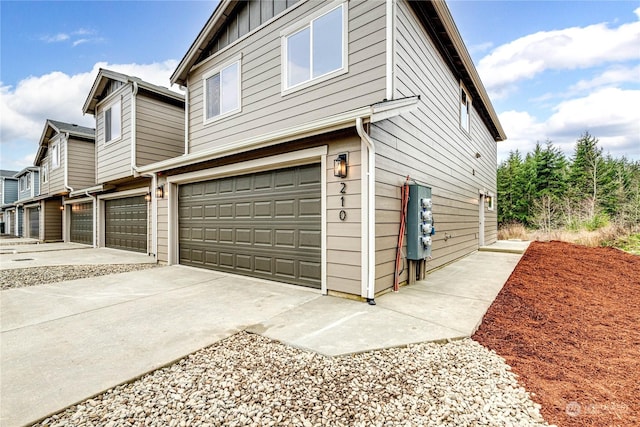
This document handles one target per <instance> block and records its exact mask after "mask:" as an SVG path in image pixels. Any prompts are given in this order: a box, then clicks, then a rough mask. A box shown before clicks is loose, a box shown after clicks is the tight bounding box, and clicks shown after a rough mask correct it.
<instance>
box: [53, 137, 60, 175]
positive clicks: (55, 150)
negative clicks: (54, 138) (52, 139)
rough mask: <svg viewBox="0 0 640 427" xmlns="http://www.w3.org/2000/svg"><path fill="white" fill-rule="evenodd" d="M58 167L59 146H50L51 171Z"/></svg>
mask: <svg viewBox="0 0 640 427" xmlns="http://www.w3.org/2000/svg"><path fill="white" fill-rule="evenodd" d="M58 167H60V144H59V143H57V142H56V143H55V144H52V145H51V169H56V168H58Z"/></svg>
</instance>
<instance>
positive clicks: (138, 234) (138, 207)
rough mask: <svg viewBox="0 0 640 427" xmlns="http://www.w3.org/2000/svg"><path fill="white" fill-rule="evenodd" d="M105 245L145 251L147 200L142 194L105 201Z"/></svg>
mask: <svg viewBox="0 0 640 427" xmlns="http://www.w3.org/2000/svg"><path fill="white" fill-rule="evenodd" d="M104 223H105V232H104V234H105V246H106V247H108V248H116V249H126V250H128V251H135V252H146V251H147V201H146V200H145V199H144V196H136V197H127V198H124V199H113V200H107V201H106V202H105V218H104Z"/></svg>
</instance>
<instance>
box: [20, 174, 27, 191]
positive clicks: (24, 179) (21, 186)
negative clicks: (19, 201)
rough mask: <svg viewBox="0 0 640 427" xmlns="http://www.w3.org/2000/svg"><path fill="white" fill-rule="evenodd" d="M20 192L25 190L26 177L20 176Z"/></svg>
mask: <svg viewBox="0 0 640 427" xmlns="http://www.w3.org/2000/svg"><path fill="white" fill-rule="evenodd" d="M19 183H20V191H24V190H26V189H27V176H26V175H22V176H21V177H20V181H19Z"/></svg>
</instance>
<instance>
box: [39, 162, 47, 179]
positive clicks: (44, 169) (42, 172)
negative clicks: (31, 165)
mask: <svg viewBox="0 0 640 427" xmlns="http://www.w3.org/2000/svg"><path fill="white" fill-rule="evenodd" d="M40 176H42V183H43V184H44V183H46V182H47V181H49V165H48V164H46V163H45V164H43V165H42V167H41V168H40Z"/></svg>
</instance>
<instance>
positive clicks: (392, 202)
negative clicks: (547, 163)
mask: <svg viewBox="0 0 640 427" xmlns="http://www.w3.org/2000/svg"><path fill="white" fill-rule="evenodd" d="M397 5H398V7H397V15H396V16H397V18H396V42H395V64H396V66H395V82H394V83H395V94H394V97H395V98H402V97H405V96H413V95H420V97H421V98H420V102H419V105H418V108H417V109H416V110H415V111H413V112H411V113H406V114H403V115H402V116H399V117H395V118H393V119H389V120H384V121H382V122H379V123H375V124H374V125H372V127H371V135H372V138H373V139H374V140H375V141H376V225H377V227H376V230H377V231H376V291H378V292H379V291H381V290H384V289H386V288H388V287H390V286H392V284H393V275H394V267H395V248H396V246H397V238H398V226H399V221H400V187H401V186H402V184H403V183H404V181H405V179H406V176H407V175H410V176H411V178H412V179H414V180H416V181H417V182H418V183H421V184H423V185H427V186H429V187H431V188H432V192H433V196H432V198H433V216H434V220H435V228H436V235H435V236H434V241H433V248H432V249H433V251H432V255H433V259H432V260H431V261H429V262H428V264H427V268H428V269H433V268H437V267H439V266H441V265H444V264H446V263H448V262H451V261H453V260H455V259H457V258H460V257H462V256H464V255H466V254H468V253H470V252H473V251H474V250H476V249H477V248H478V242H479V240H478V239H479V237H478V234H479V205H478V203H479V190H486V191H490V192H493V193H495V191H496V142H495V141H494V139H493V137H492V136H491V134H490V132H489V130H488V129H487V128H486V127H485V125H484V123H483V122H482V120H481V119H480V117H479V116H478V114H477V112H476V111H475V109H473V108H472V111H471V131H470V133H469V134H467V133H466V132H465V131H464V130H462V129H461V128H460V119H459V102H460V101H459V90H460V86H459V82H458V80H457V79H456V78H455V77H454V76H453V75H452V74H451V72H450V70H449V69H448V68H447V66H446V64H445V62H444V61H443V59H442V58H441V56H440V54H439V53H438V51H437V50H436V48H435V46H434V45H433V43H432V41H431V40H430V39H429V37H428V35H427V33H426V32H425V31H424V29H423V28H422V27H421V25H420V23H419V22H418V20H417V18H416V17H415V15H414V13H413V11H412V10H411V9H410V7H409V6H408V5H407V4H406V3H405V2H398V3H397ZM476 153H480V158H476V155H475V154H476ZM485 224H486V226H485V243H487V244H489V243H491V242H493V241H495V239H496V236H497V222H496V213H495V211H493V212H490V211H485ZM445 232H446V233H447V234H448V235H451V236H452V237H451V238H450V239H447V241H446V242H445V241H444V235H445ZM401 280H406V275H405V276H404V277H402V278H401Z"/></svg>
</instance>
